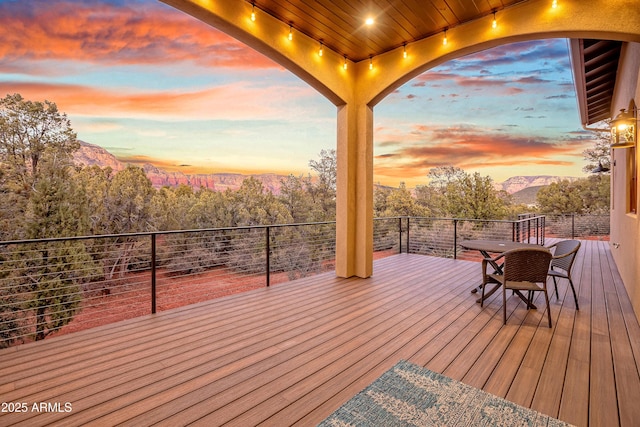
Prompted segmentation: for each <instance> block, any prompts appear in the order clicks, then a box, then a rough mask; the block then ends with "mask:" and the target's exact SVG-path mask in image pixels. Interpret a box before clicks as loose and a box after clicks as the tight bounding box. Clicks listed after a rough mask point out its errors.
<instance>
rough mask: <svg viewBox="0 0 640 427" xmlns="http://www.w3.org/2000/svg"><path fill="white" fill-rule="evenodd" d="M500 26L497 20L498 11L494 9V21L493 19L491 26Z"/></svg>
mask: <svg viewBox="0 0 640 427" xmlns="http://www.w3.org/2000/svg"><path fill="white" fill-rule="evenodd" d="M497 27H498V21H496V11H495V10H494V11H493V21H491V28H497Z"/></svg>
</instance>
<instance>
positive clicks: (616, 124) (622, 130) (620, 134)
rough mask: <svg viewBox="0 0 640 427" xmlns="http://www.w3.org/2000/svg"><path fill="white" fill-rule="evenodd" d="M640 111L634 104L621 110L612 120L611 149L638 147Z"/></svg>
mask: <svg viewBox="0 0 640 427" xmlns="http://www.w3.org/2000/svg"><path fill="white" fill-rule="evenodd" d="M637 113H638V109H637V108H636V107H635V106H634V105H633V102H632V103H631V105H630V106H629V108H628V109H626V110H625V109H624V108H623V109H622V110H620V113H619V114H618V115H617V116H616V118H615V119H613V120H611V148H629V147H634V146H635V145H636V140H637V130H638V126H637V125H638V118H637Z"/></svg>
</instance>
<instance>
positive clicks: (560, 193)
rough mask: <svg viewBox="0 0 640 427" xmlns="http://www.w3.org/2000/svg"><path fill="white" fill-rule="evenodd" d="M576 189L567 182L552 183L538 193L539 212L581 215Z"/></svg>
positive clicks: (581, 209) (580, 200)
mask: <svg viewBox="0 0 640 427" xmlns="http://www.w3.org/2000/svg"><path fill="white" fill-rule="evenodd" d="M575 190H576V187H575V185H573V184H572V183H571V182H570V181H569V180H566V179H565V180H562V181H560V182H554V183H552V184H550V185H548V186H547V187H543V188H541V189H540V191H538V195H537V196H536V200H537V202H538V206H539V207H540V211H541V212H542V213H548V214H571V213H577V214H581V213H583V204H582V198H581V197H580V194H579V193H578V192H577V191H575Z"/></svg>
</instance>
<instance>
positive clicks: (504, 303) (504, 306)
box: [502, 285, 507, 325]
mask: <svg viewBox="0 0 640 427" xmlns="http://www.w3.org/2000/svg"><path fill="white" fill-rule="evenodd" d="M502 324H503V325H506V324H507V290H506V289H505V287H504V285H502Z"/></svg>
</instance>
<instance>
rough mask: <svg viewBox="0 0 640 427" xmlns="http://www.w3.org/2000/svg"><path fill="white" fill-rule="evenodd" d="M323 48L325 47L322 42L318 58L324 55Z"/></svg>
mask: <svg viewBox="0 0 640 427" xmlns="http://www.w3.org/2000/svg"><path fill="white" fill-rule="evenodd" d="M323 47H324V46H323V44H322V42H320V49H318V56H322V53H323V51H324V49H323Z"/></svg>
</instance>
